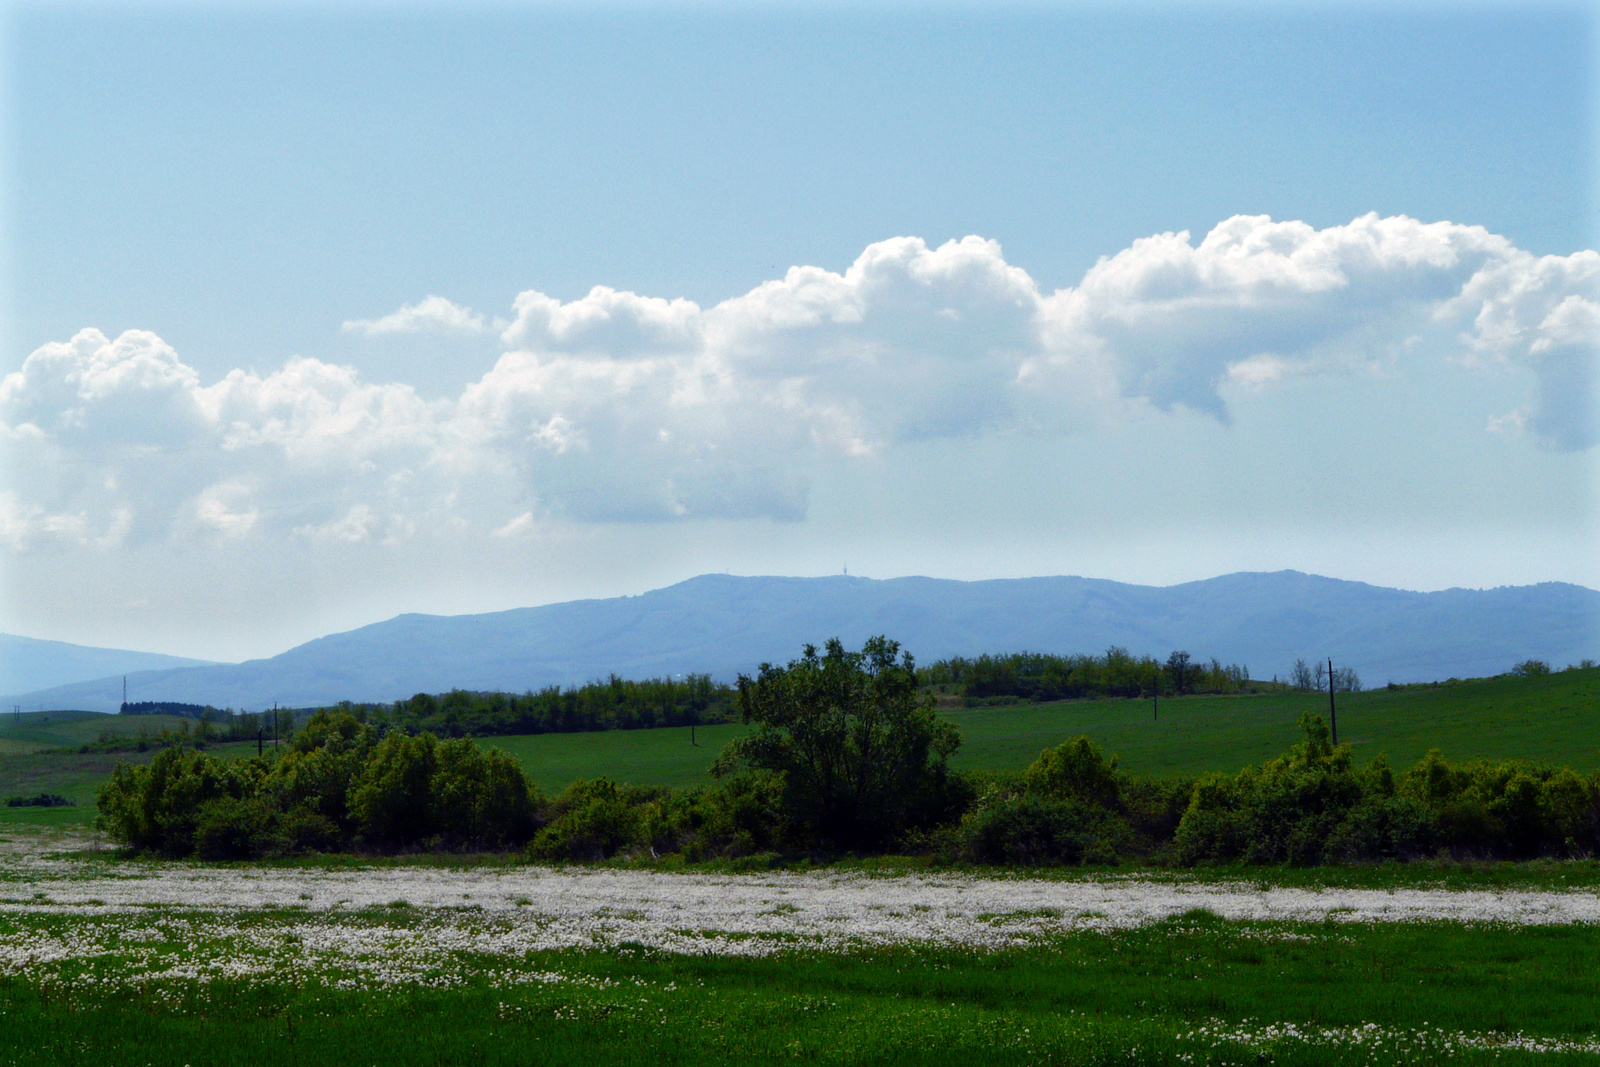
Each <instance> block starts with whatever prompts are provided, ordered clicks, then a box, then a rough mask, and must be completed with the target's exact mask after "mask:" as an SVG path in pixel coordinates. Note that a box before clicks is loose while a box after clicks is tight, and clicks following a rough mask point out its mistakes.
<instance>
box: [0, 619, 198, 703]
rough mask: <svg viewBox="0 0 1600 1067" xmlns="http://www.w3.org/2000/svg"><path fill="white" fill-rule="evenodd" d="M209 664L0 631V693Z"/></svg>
mask: <svg viewBox="0 0 1600 1067" xmlns="http://www.w3.org/2000/svg"><path fill="white" fill-rule="evenodd" d="M211 664H212V661H211V660H204V659H185V658H184V657H182V656H163V655H161V654H160V653H159V652H129V651H128V650H126V649H121V648H90V647H88V646H86V645H73V644H68V643H67V642H66V641H41V640H39V639H37V638H33V637H16V636H14V635H12V634H0V693H26V692H29V691H30V690H35V689H49V688H53V687H55V686H61V685H68V684H70V683H72V682H82V681H87V680H89V679H94V678H105V677H107V676H108V675H112V674H116V675H122V674H132V673H135V672H137V671H160V670H166V669H168V668H173V667H207V666H211ZM119 700H120V697H119ZM7 710H9V709H7ZM113 710H115V709H113Z"/></svg>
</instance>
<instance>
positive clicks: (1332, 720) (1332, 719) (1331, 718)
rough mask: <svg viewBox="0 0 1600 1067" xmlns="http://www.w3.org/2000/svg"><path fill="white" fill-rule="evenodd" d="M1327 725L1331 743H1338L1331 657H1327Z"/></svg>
mask: <svg viewBox="0 0 1600 1067" xmlns="http://www.w3.org/2000/svg"><path fill="white" fill-rule="evenodd" d="M1328 725H1329V726H1330V727H1331V728H1332V729H1333V743H1334V744H1336V745H1337V744H1338V743H1339V712H1338V709H1336V708H1335V707H1334V706H1333V657H1332V656H1329V657H1328Z"/></svg>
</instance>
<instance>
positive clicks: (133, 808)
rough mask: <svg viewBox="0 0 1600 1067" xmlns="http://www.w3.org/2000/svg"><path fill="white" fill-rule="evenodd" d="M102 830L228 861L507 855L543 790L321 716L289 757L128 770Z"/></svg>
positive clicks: (471, 756) (189, 758) (123, 767)
mask: <svg viewBox="0 0 1600 1067" xmlns="http://www.w3.org/2000/svg"><path fill="white" fill-rule="evenodd" d="M97 802H98V805H99V825H100V826H101V827H102V828H104V829H105V830H107V831H108V832H109V833H110V834H111V836H112V837H113V838H115V839H117V840H119V841H122V842H125V843H126V844H128V845H130V846H131V847H133V848H134V849H137V850H139V851H144V852H153V853H158V854H161V855H166V856H175V857H177V856H188V855H200V856H202V857H206V858H214V859H225V858H242V857H248V856H263V855H277V854H285V853H293V852H305V851H333V850H352V849H354V850H394V849H405V848H416V847H422V846H427V847H439V848H507V847H513V846H518V845H521V844H523V843H525V842H526V841H527V840H528V839H529V838H530V837H532V835H533V832H534V830H535V829H537V826H538V823H537V821H536V817H537V813H538V811H539V809H540V807H541V802H540V798H539V796H538V792H537V790H536V789H534V787H533V786H532V785H531V783H530V782H529V781H528V778H527V775H525V774H524V773H523V771H522V768H521V766H520V765H519V764H518V763H517V762H516V760H514V759H512V758H511V757H510V756H507V755H506V754H505V753H502V752H497V751H493V750H486V749H482V748H480V747H478V745H477V743H476V742H473V741H471V740H464V739H463V740H451V741H440V740H439V739H437V738H435V737H434V736H433V735H432V734H418V735H414V736H413V735H410V734H407V733H405V732H404V731H392V732H389V733H388V734H387V735H380V733H379V731H378V730H376V729H375V728H373V727H372V726H370V725H368V724H365V723H361V722H358V721H357V720H356V719H355V718H354V717H353V716H350V715H347V714H332V715H330V714H327V713H325V712H324V713H319V714H317V715H314V716H313V717H312V718H311V720H310V721H309V722H308V723H307V724H306V726H305V728H304V729H302V730H301V731H300V732H299V733H298V734H296V735H295V737H294V738H293V740H292V741H291V743H290V746H289V749H288V751H287V752H285V753H283V754H282V756H281V757H274V756H267V757H264V758H263V757H256V758H249V759H241V760H224V759H218V758H216V757H214V756H211V755H208V754H206V753H204V752H200V751H197V750H195V749H191V748H187V747H182V746H179V747H172V748H167V749H165V750H163V751H162V752H161V753H160V754H159V755H157V756H156V758H155V759H154V760H153V761H152V762H151V763H149V764H148V765H145V766H131V765H128V764H119V765H118V766H117V768H116V770H115V771H114V772H113V773H112V776H111V778H110V779H109V780H108V781H107V782H106V783H105V784H104V785H103V786H101V788H100V792H99V796H98V799H97Z"/></svg>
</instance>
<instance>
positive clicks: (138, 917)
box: [0, 834, 1600, 984]
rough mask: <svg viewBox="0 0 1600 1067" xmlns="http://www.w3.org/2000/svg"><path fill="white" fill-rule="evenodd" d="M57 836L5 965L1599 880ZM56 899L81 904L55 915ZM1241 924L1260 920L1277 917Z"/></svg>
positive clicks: (863, 940) (1051, 915)
mask: <svg viewBox="0 0 1600 1067" xmlns="http://www.w3.org/2000/svg"><path fill="white" fill-rule="evenodd" d="M63 843H68V844H70V843H71V842H62V841H59V840H55V841H51V840H49V839H46V838H44V837H31V836H29V835H25V834H24V835H16V836H14V837H13V838H12V840H11V841H10V842H9V843H7V844H6V845H4V846H0V847H3V848H4V851H3V852H0V862H3V864H4V872H3V873H0V917H6V916H9V917H10V918H11V919H12V920H13V921H14V922H18V923H20V924H21V925H23V926H27V927H30V928H32V929H33V930H34V932H33V933H32V934H30V935H29V936H13V937H7V938H5V939H3V940H0V972H7V971H10V972H15V971H18V970H36V969H37V968H39V967H40V966H44V965H50V966H55V965H59V964H62V963H65V962H66V961H79V962H82V961H85V960H89V959H93V958H95V957H97V956H105V957H111V956H115V957H116V958H118V959H119V960H122V961H124V962H125V963H127V964H128V965H129V966H132V967H133V969H134V970H135V971H137V972H139V973H143V974H150V973H153V972H159V973H163V974H166V975H169V976H171V977H204V976H213V977H240V978H242V977H245V976H247V975H252V974H263V975H264V974H268V973H271V974H279V973H284V972H285V971H286V970H288V971H297V970H301V969H306V968H309V969H312V970H318V971H322V972H326V973H328V974H330V975H331V976H336V977H338V978H339V980H348V981H358V980H359V981H362V982H366V981H372V982H377V983H379V984H383V983H386V982H388V981H406V982H415V981H419V980H421V979H422V978H423V976H425V975H434V976H438V977H439V979H440V980H447V979H446V978H445V975H446V973H447V972H448V971H450V970H451V967H452V966H453V964H452V961H459V960H461V959H463V958H464V957H471V958H473V959H474V960H476V961H479V962H480V963H481V962H482V961H484V960H496V959H498V960H507V961H509V960H522V959H526V958H527V956H528V955H529V954H530V953H534V952H540V951H546V950H559V949H567V948H597V947H602V948H603V947H615V946H619V945H625V944H626V945H637V946H640V947H644V948H648V949H653V950H657V951H662V952H669V953H683V954H711V955H745V956H758V955H768V954H771V953H773V952H780V951H792V950H796V949H812V950H823V951H837V950H848V949H851V948H862V947H871V946H880V945H891V944H918V943H920V944H936V945H937V944H943V945H959V946H964V947H969V948H973V949H979V950H984V949H1002V948H1006V947H1010V946H1015V945H1019V944H1024V943H1028V942H1033V941H1037V940H1040V939H1044V938H1050V937H1054V936H1060V935H1062V934H1065V933H1071V932H1073V931H1087V930H1096V931H1110V930H1122V929H1132V928H1136V927H1139V926H1143V925H1146V924H1149V923H1153V922H1159V921H1162V920H1166V919H1170V918H1172V917H1174V916H1179V915H1183V914H1184V913H1186V912H1189V911H1192V910H1194V909H1204V910H1206V911H1208V912H1211V913H1214V914H1215V915H1217V916H1219V917H1221V918H1224V919H1228V920H1234V921H1239V922H1246V923H1277V922H1301V923H1303V922H1323V921H1327V920H1332V921H1334V922H1337V923H1367V922H1417V921H1447V922H1460V923H1511V924H1540V925H1545V924H1572V923H1596V922H1600V894H1596V893H1594V892H1592V891H1529V890H1521V891H1506V892H1492V891H1460V890H1445V889H1392V890H1378V889H1306V888H1283V887H1261V886H1255V885H1249V884H1244V883H1237V884H1229V883H1223V884H1216V883H1212V884H1194V883H1188V884H1186V883H1181V882H1180V883H1174V882H1164V881H1152V880H1147V879H1141V878H1137V877H1133V878H1118V877H1111V878H1105V879H1091V880H1071V881H1062V880H1047V879H1027V878H999V877H984V876H979V875H973V874H964V873H952V872H939V873H928V872H920V873H904V874H896V875H892V876H881V875H869V874H864V873H861V872H852V871H837V870H830V871H807V872H781V873H759V874H724V873H718V874H712V873H683V872H663V871H651V870H625V869H614V868H587V867H539V866H517V867H477V868H458V869H449V868H436V867H388V866H372V867H361V868H354V869H351V868H317V867H256V866H211V865H206V864H200V863H186V862H131V861H124V860H110V859H102V858H97V857H95V856H94V855H93V854H92V853H91V854H87V855H86V854H85V853H84V852H82V851H78V852H70V853H69V852H66V851H63V850H62V848H61V846H62V844H63ZM78 844H81V842H78ZM67 915H70V916H74V917H76V918H75V919H74V921H72V922H71V923H62V922H60V921H59V917H61V916H67ZM50 917H56V920H55V921H46V920H47V919H48V918H50ZM30 919H31V920H37V921H29V920H30ZM1238 929H1239V932H1240V933H1241V934H1242V935H1246V936H1254V937H1261V936H1273V935H1274V934H1275V933H1277V932H1275V931H1268V932H1267V933H1266V934H1263V932H1262V931H1261V930H1260V929H1259V928H1252V927H1239V928H1238ZM1280 936H1283V937H1287V938H1295V937H1301V936H1304V935H1302V934H1296V933H1293V932H1291V931H1287V930H1285V931H1282V932H1281V935H1280ZM119 969H120V970H122V971H123V972H124V973H127V969H126V968H119Z"/></svg>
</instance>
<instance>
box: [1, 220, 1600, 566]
mask: <svg viewBox="0 0 1600 1067" xmlns="http://www.w3.org/2000/svg"><path fill="white" fill-rule="evenodd" d="M511 311H512V318H511V319H510V320H509V322H507V323H495V324H492V328H494V329H497V330H499V331H500V338H501V340H502V342H503V344H504V346H505V348H504V351H503V354H502V355H501V356H500V358H499V359H498V361H497V362H496V363H495V365H494V366H493V367H492V368H491V369H490V370H489V371H488V372H487V373H485V374H484V375H483V376H482V377H481V378H480V379H479V380H477V381H475V382H472V383H471V384H469V385H467V386H466V387H465V388H464V389H463V390H462V391H461V393H460V394H459V395H458V396H456V397H453V398H450V399H446V400H440V401H431V402H430V401H424V400H423V399H421V397H419V395H418V394H417V392H416V391H415V390H414V389H413V388H411V387H410V386H408V385H406V384H404V383H372V382H367V381H363V380H362V379H361V377H360V376H359V375H358V374H357V373H356V372H355V370H353V369H352V368H349V367H342V366H336V365H333V364H329V363H324V362H321V361H318V360H314V359H300V358H296V359H292V360H290V361H288V362H287V363H285V364H284V366H283V367H282V368H280V369H279V370H276V371H274V372H272V373H270V374H265V375H259V374H255V373H252V372H246V371H242V370H236V371H233V372H231V373H229V374H228V375H226V376H224V377H223V378H222V379H221V380H219V381H216V382H213V383H211V384H205V383H203V382H202V381H201V380H200V377H199V375H198V374H197V373H196V372H195V371H194V370H193V368H191V367H189V366H188V365H187V364H185V363H184V362H183V361H182V360H181V359H180V358H179V357H178V355H177V354H176V353H175V352H173V351H172V349H171V348H170V347H169V346H167V345H166V344H165V343H163V342H162V341H161V339H160V338H158V337H156V336H155V335H153V334H149V333H145V332H141V331H129V332H128V333H124V334H122V335H121V336H119V337H117V338H115V339H112V338H107V337H106V336H104V335H102V334H101V333H99V332H98V331H96V330H84V331H82V332H80V333H79V334H77V335H76V336H75V337H73V338H72V339H71V340H69V341H66V342H60V343H52V344H47V345H45V346H43V347H41V348H39V349H38V350H37V351H35V352H34V353H33V354H32V355H30V356H29V357H28V359H27V361H26V362H25V363H24V365H23V367H22V368H21V369H20V370H19V371H17V372H15V373H13V374H10V375H8V376H7V377H6V378H5V379H3V381H0V441H3V443H4V446H5V448H6V449H7V450H8V453H9V455H8V460H9V461H10V462H9V468H8V469H9V470H10V472H11V474H10V484H9V485H8V486H7V490H6V492H5V493H4V494H0V539H3V540H5V541H6V542H8V543H10V544H12V545H13V546H17V547H22V548H25V547H28V546H30V545H34V544H41V543H48V542H62V543H81V544H91V543H98V544H117V543H122V542H123V541H124V540H126V539H128V538H149V537H162V536H167V537H209V538H222V539H228V538H250V537H271V536H280V535H286V536H292V537H297V538H302V539H307V540H313V541H321V542H330V543H344V544H351V545H359V544H372V543H382V542H392V541H395V540H399V539H403V538H406V537H410V536H413V535H415V534H417V533H419V532H423V531H427V530H430V529H431V530H449V531H460V530H478V531H481V532H482V533H484V534H486V535H487V534H496V535H499V536H501V537H512V536H528V535H531V534H532V533H533V532H535V531H537V530H539V529H541V528H542V524H543V523H544V522H545V521H546V520H548V519H567V520H577V521H619V520H648V521H657V520H672V519H679V518H710V517H716V518H732V519H742V518H757V517H761V518H769V519H778V520H789V519H796V518H799V517H801V516H803V515H804V514H805V512H806V508H807V501H808V485H809V478H808V472H809V471H810V470H811V469H812V467H813V464H814V462H815V461H816V460H817V459H818V458H819V457H826V456H839V457H851V456H862V455H869V454H872V453H875V452H878V451H881V450H884V449H888V448H893V447H894V446H896V445H897V444H900V443H904V442H909V441H916V440H926V439H933V438H963V437H973V436H977V435H982V434H989V433H1005V434H1050V435H1053V434H1070V433H1072V432H1075V431H1078V430H1082V429H1084V428H1087V427H1093V426H1095V425H1097V424H1100V423H1102V422H1105V421H1107V420H1115V419H1117V418H1119V417H1120V416H1121V415H1122V414H1124V413H1125V412H1126V411H1127V410H1128V409H1129V407H1130V406H1137V405H1144V404H1149V405H1153V406H1154V407H1155V408H1157V409H1163V410H1165V409H1172V408H1174V407H1179V406H1181V407H1186V408H1189V409H1192V410H1195V411H1201V412H1208V413H1210V414H1212V415H1214V416H1216V417H1217V418H1219V419H1222V420H1224V421H1226V420H1227V418H1228V417H1229V416H1228V411H1227V407H1226V403H1225V401H1224V398H1223V390H1224V389H1225V388H1227V387H1230V386H1232V387H1239V386H1247V387H1250V388H1253V389H1259V390H1270V389H1272V388H1274V386H1275V385H1276V384H1277V383H1280V382H1282V381H1284V380H1286V379H1288V378H1290V377H1293V376H1296V375H1305V374H1317V373H1336V374H1343V373H1350V372H1351V371H1354V370H1361V369H1364V368H1381V369H1384V370H1386V371H1395V372H1398V373H1403V372H1404V368H1405V366H1406V365H1407V362H1408V361H1416V360H1432V361H1435V362H1443V363H1447V364H1455V365H1457V367H1458V370H1457V373H1460V374H1464V375H1465V374H1473V373H1481V372H1483V371H1484V370H1486V369H1493V368H1501V367H1507V366H1513V367H1521V368H1524V369H1525V370H1526V371H1527V372H1528V373H1529V374H1531V376H1532V380H1533V382H1534V383H1535V385H1534V388H1533V389H1532V390H1531V392H1530V393H1529V394H1528V395H1527V396H1526V397H1525V398H1521V402H1520V403H1519V402H1518V401H1517V400H1516V399H1513V400H1510V401H1508V405H1507V410H1506V411H1505V412H1504V413H1503V414H1502V415H1500V416H1498V417H1497V418H1496V419H1495V420H1494V421H1493V423H1492V426H1491V428H1493V429H1496V430H1498V431H1500V432H1502V433H1512V434H1525V435H1527V436H1530V437H1532V438H1534V439H1535V440H1537V441H1538V442H1540V443H1541V444H1543V445H1544V446H1546V447H1550V448H1554V449H1558V450H1578V449H1585V448H1589V447H1592V446H1594V445H1595V443H1596V441H1597V439H1600V433H1597V426H1596V410H1595V409H1596V404H1595V396H1594V380H1595V376H1596V373H1597V368H1600V255H1597V254H1596V253H1595V252H1592V251H1583V252H1578V253H1575V254H1573V255H1570V256H1565V257H1561V256H1544V257H1539V256H1534V255H1532V254H1530V253H1528V252H1525V251H1522V250H1520V249H1518V248H1516V247H1514V246H1513V245H1511V244H1510V243H1509V242H1508V241H1506V240H1505V239H1504V238H1501V237H1498V236H1495V235H1493V234H1491V233H1489V232H1487V231H1486V230H1483V229H1482V228H1480V227H1473V226H1463V225H1458V224H1455V223H1449V222H1438V223H1423V222H1419V221H1417V220H1415V219H1410V218H1405V217H1395V218H1380V217H1378V216H1376V215H1369V216H1365V217H1363V218H1359V219H1356V220H1354V221H1353V222H1351V223H1350V224H1348V225H1345V226H1334V227H1329V228H1326V229H1321V230H1318V229H1316V228H1314V227H1312V226H1309V225H1307V224H1305V223H1302V222H1275V221H1273V220H1271V219H1269V218H1265V217H1256V216H1239V217H1235V218H1232V219H1228V220H1226V221H1225V222H1223V223H1221V224H1220V225H1218V226H1217V227H1216V228H1215V229H1213V230H1212V231H1211V232H1210V233H1209V234H1206V235H1205V236H1204V237H1203V238H1202V239H1201V240H1200V241H1199V242H1198V243H1197V242H1195V241H1194V240H1193V239H1192V238H1191V237H1190V235H1189V234H1187V233H1168V234H1161V235H1157V236H1153V237H1149V238H1145V239H1142V240H1139V241H1136V242H1134V243H1133V244H1132V245H1131V246H1130V247H1128V248H1126V249H1123V250H1122V251H1120V252H1118V253H1117V254H1115V255H1113V256H1109V257H1106V258H1104V259H1102V260H1101V261H1100V262H1099V263H1097V264H1096V265H1095V266H1094V267H1093V268H1092V269H1091V270H1089V271H1088V273H1087V274H1086V275H1085V277H1084V278H1083V280H1082V281H1081V282H1080V284H1078V285H1077V286H1074V287H1070V288H1066V289H1061V290H1058V291H1056V292H1051V293H1044V292H1041V291H1040V290H1039V289H1038V287H1037V285H1036V284H1035V282H1034V281H1033V279H1032V278H1031V277H1029V275H1028V274H1027V273H1026V272H1025V271H1024V270H1023V269H1021V268H1020V267H1017V266H1015V265H1012V264H1010V263H1008V262H1007V261H1006V259H1005V257H1004V255H1003V253H1002V251H1001V248H1000V246H999V245H998V244H996V243H995V242H993V241H987V240H983V239H981V238H978V237H968V238H965V239H963V240H960V241H951V242H948V243H946V244H944V245H941V246H938V247H929V246H928V245H927V244H926V243H925V242H923V241H922V240H920V239H917V238H909V237H904V238H895V239H892V240H888V241H883V242H880V243H878V244H874V245H872V246H870V247H868V248H867V249H866V250H865V251H863V252H862V254H861V255H860V256H859V257H858V258H857V260H856V261H855V262H854V263H853V264H851V265H850V266H849V267H848V268H847V269H846V270H844V271H843V272H834V271H829V270H825V269H822V268H819V267H795V268H792V269H790V270H789V271H788V272H787V273H786V274H785V275H784V276H783V277H782V278H778V279H774V280H772V281H769V282H766V283H764V284H762V285H760V286H758V287H756V288H755V289H753V290H751V291H750V292H748V293H745V294H743V295H740V296H736V297H734V298H732V299H729V300H726V301H724V302H722V303H720V304H717V305H715V306H712V307H705V308H703V307H701V306H699V305H698V304H696V303H694V302H692V301H688V300H682V299H661V298H656V297H647V296H640V295H637V294H633V293H626V292H619V291H616V290H613V289H608V288H604V287H598V288H596V289H594V290H592V291H591V292H590V293H589V294H588V295H587V296H585V297H583V298H581V299H579V300H575V301H570V302H565V303H563V302H561V301H559V300H556V299H554V298H552V297H549V296H547V295H545V294H543V293H539V292H536V291H531V290H530V291H528V292H524V293H522V294H520V295H519V296H517V298H516V300H515V302H514V305H513V307H512V309H511ZM346 328H347V329H349V330H353V331H359V332H364V333H384V332H400V331H417V330H423V329H450V330H467V331H474V332H486V331H488V330H489V329H491V324H489V323H486V322H485V320H484V319H483V317H482V316H481V315H477V314H476V313H473V312H471V311H470V310H469V309H466V308H462V307H460V306H458V305H456V304H453V303H451V302H450V301H448V300H445V299H443V298H442V297H429V298H428V299H427V300H424V301H422V302H421V303H419V304H416V305H413V306H408V307H405V308H402V309H401V310H400V311H399V312H396V313H395V314H393V315H390V316H386V317H385V318H383V319H378V320H373V321H370V322H352V323H347V324H346Z"/></svg>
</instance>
